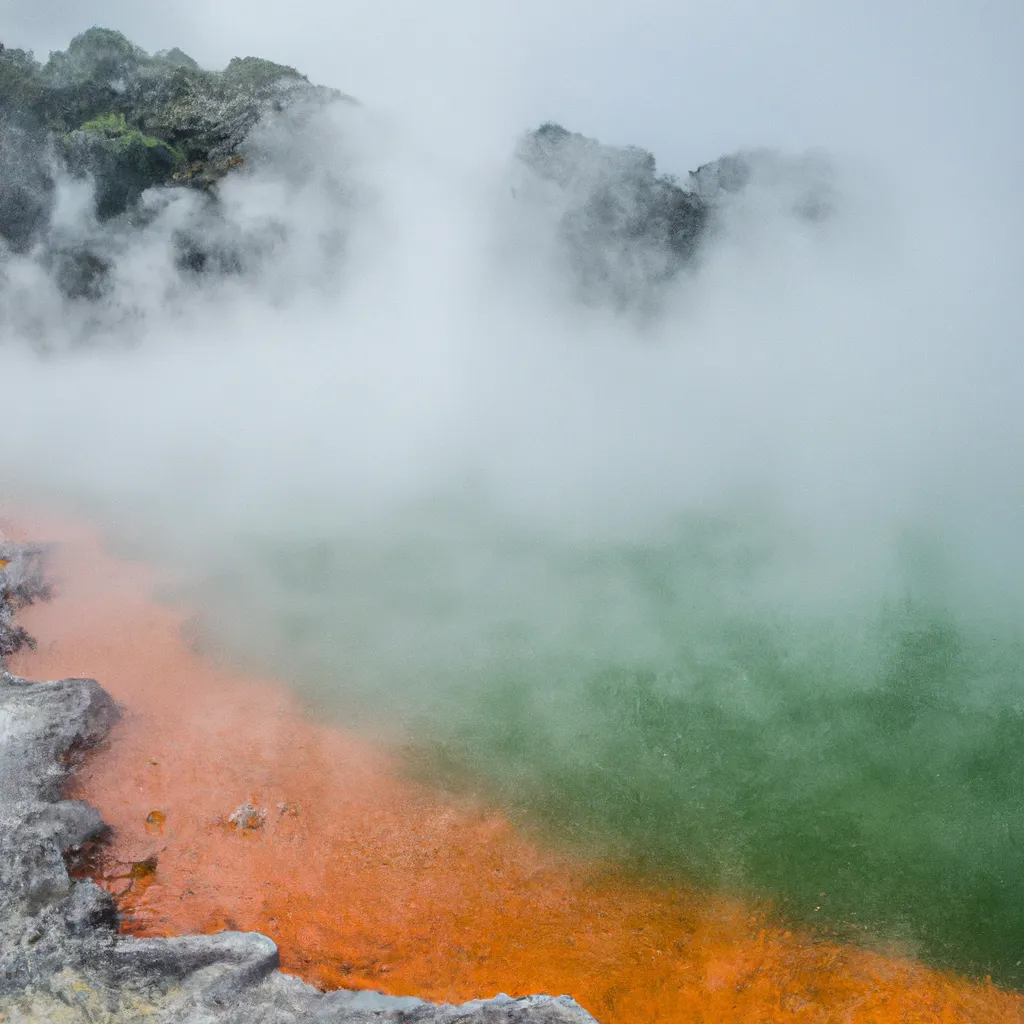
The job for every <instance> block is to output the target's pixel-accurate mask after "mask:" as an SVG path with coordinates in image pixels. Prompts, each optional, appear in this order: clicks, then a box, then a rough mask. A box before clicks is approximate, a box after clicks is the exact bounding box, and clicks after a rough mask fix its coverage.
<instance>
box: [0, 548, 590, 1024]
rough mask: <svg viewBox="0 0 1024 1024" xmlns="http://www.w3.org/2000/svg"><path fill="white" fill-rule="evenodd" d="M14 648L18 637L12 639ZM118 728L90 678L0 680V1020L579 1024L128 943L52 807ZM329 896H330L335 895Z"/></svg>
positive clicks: (2, 557) (76, 841)
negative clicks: (332, 988) (341, 988)
mask: <svg viewBox="0 0 1024 1024" xmlns="http://www.w3.org/2000/svg"><path fill="white" fill-rule="evenodd" d="M41 557H42V553H41V552H40V551H39V550H38V549H26V548H19V547H17V546H15V545H11V544H0V582H2V583H3V586H4V590H3V596H2V599H0V604H2V607H3V608H4V609H5V610H6V613H7V614H6V616H5V617H0V641H2V642H3V643H4V644H5V645H6V646H5V649H6V650H8V651H9V650H13V649H15V648H16V647H17V643H18V640H17V637H18V634H17V633H16V631H15V630H14V627H13V624H12V622H11V619H10V612H11V611H12V610H13V608H14V607H15V606H16V605H18V604H20V603H23V602H25V601H30V600H33V599H35V598H37V597H44V596H46V593H45V584H44V581H43V577H42V562H41ZM20 639H21V642H24V640H25V638H24V637H23V636H22V637H21V638H20ZM118 717H119V712H118V708H117V706H116V705H115V703H114V701H113V700H112V699H111V698H110V696H109V695H108V694H107V693H106V692H105V691H104V690H103V689H102V688H101V687H100V686H99V684H98V683H96V682H95V681H94V680H92V679H64V680H60V681H58V682H43V683H35V682H28V681H26V680H24V679H20V678H18V677H15V676H12V675H10V674H8V673H6V672H4V671H2V669H0V1020H3V1021H10V1022H11V1024H29V1022H38V1021H47V1022H51V1024H60V1022H67V1024H87V1022H88V1024H99V1022H114V1021H123V1022H129V1021H132V1022H134V1021H139V1022H141V1021H146V1022H149V1024H171V1022H175V1024H178V1022H190V1024H300V1022H302V1024H310V1022H317V1024H364V1022H365V1024H369V1022H376V1024H456V1022H458V1024H534V1022H536V1024H586V1022H591V1024H593V1018H592V1017H591V1016H590V1015H589V1014H588V1013H586V1011H584V1010H583V1009H582V1008H581V1007H580V1006H578V1005H577V1004H576V1003H575V1002H574V1001H573V1000H572V999H569V998H568V997H565V996H562V997H560V998H557V999H555V998H551V997H548V996H532V997H528V998H524V999H509V998H508V997H504V996H499V997H497V998H495V999H492V1000H487V1001H478V1002H472V1003H466V1004H465V1005H463V1006H458V1007H456V1006H437V1005H433V1004H430V1003H425V1002H423V1001H421V1000H419V999H412V998H391V997H388V996H383V995H379V994H377V993H368V992H331V993H328V994H326V995H324V994H322V993H320V992H318V991H317V990H316V989H314V988H312V987H311V986H309V985H306V984H304V983H303V982H302V981H300V980H299V979H298V978H294V977H290V976H288V975H284V974H281V973H280V972H279V971H278V970H277V966H278V952H277V947H276V946H275V945H274V943H273V942H272V941H271V940H270V939H268V938H266V937H264V936H262V935H257V934H246V933H240V932H222V933H220V934H217V935H202V936H184V937H181V938H174V939H137V938H131V937H127V936H121V935H119V934H118V931H117V923H118V918H117V908H116V906H115V904H114V902H113V900H112V898H111V897H110V896H109V895H108V894H107V893H106V892H104V891H103V890H102V889H100V888H99V887H98V886H96V885H94V884H93V883H92V882H88V881H74V880H72V879H71V878H70V877H69V875H68V870H67V866H66V864H65V860H64V857H65V856H66V855H67V854H68V853H69V852H72V853H73V852H74V851H75V850H79V849H81V847H82V846H83V844H86V843H89V842H91V841H97V840H99V839H100V838H101V837H102V835H103V833H104V831H105V826H104V825H103V822H102V821H101V819H100V815H99V813H98V812H97V811H96V810H95V809H94V808H92V807H90V806H88V805H87V804H84V803H82V802H80V801H74V800H64V799H62V788H63V784H64V782H65V780H66V777H67V774H68V773H69V772H70V771H72V770H73V767H74V764H75V761H76V759H77V757H79V756H81V754H82V753H84V752H85V751H86V750H88V749H89V748H90V747H92V746H95V745H96V744H97V743H100V742H102V741H103V740H104V738H105V737H106V735H107V733H108V731H109V729H110V727H111V726H112V725H113V724H114V723H115V722H116V721H117V719H118ZM340 895H341V894H339V896H340Z"/></svg>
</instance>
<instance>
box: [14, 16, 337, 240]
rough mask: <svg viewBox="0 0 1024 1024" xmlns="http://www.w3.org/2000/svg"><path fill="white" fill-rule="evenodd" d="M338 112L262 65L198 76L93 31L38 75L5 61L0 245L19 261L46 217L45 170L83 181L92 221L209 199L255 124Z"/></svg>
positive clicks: (287, 70) (38, 68)
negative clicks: (170, 190) (149, 206)
mask: <svg viewBox="0 0 1024 1024" xmlns="http://www.w3.org/2000/svg"><path fill="white" fill-rule="evenodd" d="M346 100H347V101H349V102H353V101H352V100H351V99H350V98H349V97H345V96H344V95H343V94H342V93H339V92H337V91H336V90H334V89H326V88H322V87H320V86H315V85H311V84H310V83H309V81H308V80H307V79H306V77H305V76H304V75H301V74H299V72H298V71H296V70H295V69H294V68H291V67H287V66H285V65H282V64H275V63H273V62H272V61H268V60H262V59H260V58H257V57H244V58H235V59H234V60H232V61H231V62H230V63H229V64H228V66H227V68H225V69H224V70H223V71H207V70H204V69H203V68H201V67H199V65H198V64H197V63H196V62H195V61H194V60H192V58H191V57H189V56H188V55H186V54H185V53H182V51H181V50H178V49H174V50H168V51H164V52H161V53H157V54H153V55H150V54H148V53H146V52H145V51H144V50H142V49H140V48H139V47H137V46H135V45H134V44H133V43H131V42H129V41H128V40H127V39H126V38H125V37H124V36H123V35H122V34H121V33H120V32H114V31H112V30H110V29H105V28H91V29H89V30H88V31H87V32H83V33H82V34H81V35H80V36H77V37H76V38H75V39H73V40H72V41H71V44H70V45H69V46H68V48H67V50H66V51H64V52H57V53H53V54H51V55H50V57H49V59H48V60H47V61H46V63H45V64H40V63H38V62H36V60H35V59H34V57H33V55H32V54H31V53H26V52H25V51H24V50H18V49H11V48H8V49H5V50H4V51H3V52H0V131H3V132H5V133H11V134H10V135H8V138H9V139H10V141H9V143H8V144H7V145H4V146H3V147H2V149H0V152H2V153H3V154H4V156H3V157H2V160H3V163H2V164H0V189H2V192H0V235H2V236H3V237H4V238H5V239H6V240H7V242H8V244H10V245H12V246H13V247H15V248H19V249H24V248H25V246H26V245H27V244H29V243H30V242H31V240H32V238H33V235H34V233H35V232H36V231H38V229H39V228H40V226H41V225H42V224H43V223H44V222H45V221H46V219H47V217H48V215H49V213H50V212H51V205H52V195H53V171H54V169H55V167H57V166H63V167H65V168H66V169H67V170H68V171H70V173H72V174H74V175H77V176H81V177H84V176H87V175H88V176H90V177H92V178H93V179H94V181H95V182H96V210H97V213H98V214H99V216H100V217H101V218H110V217H113V216H116V215H118V214H120V213H124V212H125V211H126V210H128V209H130V208H131V206H132V205H133V204H134V203H135V202H136V201H137V200H138V198H139V196H140V195H141V194H142V193H143V192H144V191H145V190H146V189H147V188H152V187H154V186H166V185H174V184H184V185H191V186H196V187H201V188H209V187H210V186H211V185H212V184H213V183H214V182H216V181H217V180H219V179H220V178H222V177H223V176H224V175H225V174H227V173H228V172H229V171H230V170H231V169H232V168H234V167H237V166H238V165H239V164H240V163H241V162H242V157H241V156H240V155H239V148H240V147H241V145H242V143H243V142H244V141H245V139H246V137H247V136H248V135H249V133H250V132H251V131H252V129H253V127H254V126H255V125H256V124H257V123H258V122H259V120H260V119H261V118H262V117H264V116H265V115H266V114H267V113H270V112H272V111H282V110H286V109H288V108H292V107H297V106H302V105H308V104H314V105H319V104H325V103H331V102H338V101H346ZM26 201H27V202H26ZM19 210H21V211H23V212H19Z"/></svg>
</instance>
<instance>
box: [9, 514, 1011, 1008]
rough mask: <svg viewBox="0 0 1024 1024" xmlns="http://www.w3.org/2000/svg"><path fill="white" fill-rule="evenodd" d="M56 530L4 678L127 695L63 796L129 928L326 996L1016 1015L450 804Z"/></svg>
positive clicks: (765, 915)
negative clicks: (189, 631) (246, 672)
mask: <svg viewBox="0 0 1024 1024" xmlns="http://www.w3.org/2000/svg"><path fill="white" fill-rule="evenodd" d="M55 529H56V528H55V527H54V526H52V525H48V526H47V528H46V531H45V539H52V538H53V537H54V531H55ZM8 532H10V531H8ZM33 532H34V535H35V536H36V537H40V536H41V527H40V526H38V525H37V527H36V529H35V530H34V531H33ZM58 532H59V533H60V534H61V535H62V536H61V539H62V540H63V542H64V543H63V545H62V546H61V548H60V549H59V551H58V553H57V556H56V558H55V563H54V566H53V568H54V573H55V582H56V583H57V593H56V597H55V599H54V601H53V602H52V603H50V604H44V605H37V606H35V607H33V608H31V609H28V610H26V611H25V612H23V613H22V621H23V623H24V625H25V626H26V627H27V628H28V629H29V631H30V632H32V633H33V634H34V635H35V636H36V637H37V638H38V641H39V644H38V649H37V651H36V652H34V653H31V652H25V653H23V654H21V655H19V656H18V658H17V659H15V662H16V663H15V664H14V665H12V669H13V670H14V671H16V672H18V673H20V674H23V675H27V676H30V677H33V678H57V677H63V676H71V675H88V676H93V677H95V678H97V679H99V680H100V682H101V683H102V684H103V686H105V687H106V688H107V690H109V691H110V693H111V694H113V696H114V697H115V698H116V699H117V700H118V701H120V702H122V705H123V709H124V719H123V721H122V722H121V723H120V724H119V725H118V726H117V727H115V729H114V731H113V733H112V735H111V737H110V741H109V743H108V744H107V745H106V746H105V747H104V748H103V749H101V750H99V751H96V752H94V753H93V754H92V755H91V756H90V757H89V759H88V760H87V762H86V764H85V765H84V767H83V768H82V769H81V770H80V772H79V774H78V776H77V779H76V781H75V784H74V788H75V792H74V795H75V796H77V797H79V798H81V799H85V800H88V801H90V802H91V803H93V804H95V805H96V806H97V807H98V808H99V809H100V811H101V812H102V814H103V816H104V818H105V820H106V821H107V822H109V823H110V825H111V826H112V827H113V840H112V844H111V846H110V848H109V849H107V850H106V851H105V852H104V853H103V855H102V857H101V858H100V860H99V862H98V866H96V867H94V871H95V872H96V873H97V874H98V877H99V879H100V880H101V881H102V882H103V884H106V885H107V886H108V888H110V890H111V891H112V892H114V893H115V894H116V895H117V897H118V900H119V903H120V906H121V909H122V912H123V915H124V925H123V927H124V928H125V930H127V931H130V932H132V933H135V934H138V935H172V934H182V933H190V932H192V933H194V932H212V931H217V930H219V929H223V928H240V929H253V930H258V931H260V932H263V933H264V934H266V935H269V936H270V937H271V938H273V939H274V941H275V942H277V944H278V945H279V947H280V950H281V962H282V967H283V969H284V970H286V971H290V972H293V973H295V974H298V975H300V976H301V977H303V978H305V979H306V980H307V981H310V982H313V983H315V984H317V985H319V986H321V987H324V988H330V987H337V986H346V987H355V988H359V987H368V988H373V989H378V990H380V991H384V992H389V993H393V994H398V995H410V994H411V995H418V996H422V997H424V998H427V999H432V1000H447V1001H461V1000H466V999H470V998H474V997H478V996H485V997H486V996H493V995H495V994H496V993H498V992H506V993H508V994H510V995H521V994H527V993H531V992H548V993H554V994H561V993H569V994H571V995H573V996H574V997H575V998H576V999H577V1000H578V1001H579V1002H580V1003H581V1004H582V1005H583V1006H584V1007H586V1008H587V1009H588V1010H589V1011H590V1012H591V1013H593V1014H594V1015H595V1016H596V1017H597V1018H598V1020H600V1021H602V1022H603V1024H627V1022H628V1024H633V1022H640V1021H643V1022H650V1024H653V1022H690V1021H706V1022H731V1021H744V1022H747V1021H749V1022H758V1024H761V1022H766V1021H801V1022H826V1021H827V1022H833V1021H834V1022H840V1021H846V1022H857V1024H871V1022H879V1024H881V1022H893V1024H895V1022H897V1021H899V1022H902V1024H908V1022H933V1021H939V1022H947V1024H953V1022H964V1021H968V1022H973V1021H977V1022H978V1024H1000V1022H1006V1024H1009V1022H1011V1021H1013V1022H1020V1021H1024V999H1022V997H1021V996H1019V995H1017V994H1014V993H1009V992H1004V991H1001V990H999V989H997V988H996V987H994V986H993V985H991V984H987V983H974V982H969V981H967V980H964V979H961V978H958V977H956V976H954V975H950V974H944V973H939V972H936V971H933V970H930V969H927V968H925V967H923V966H921V965H920V964H918V963H916V962H915V961H913V960H912V959H909V958H898V957H886V956H883V955H880V954H879V953H875V952H869V951H866V950H862V949H858V948H856V947H853V946H846V945H842V944H839V943H836V942H833V941H828V940H823V939H822V938H821V937H820V936H812V935H810V934H807V933H802V932H799V931H795V930H794V931H790V930H787V929H786V927H785V926H784V925H783V924H782V923H780V922H779V921H777V920H775V919H773V918H772V916H771V914H770V913H769V912H768V911H767V910H765V909H764V908H758V907H754V906H749V905H745V904H743V903H741V902H739V901H737V900H735V899H732V898H729V897H727V896H724V895H720V894H715V893H707V892H696V891H688V890H681V889H680V890H669V889H664V888H657V887H654V886H648V885H644V884H642V883H640V882H637V881H635V880H630V879H628V878H624V877H621V876H620V875H618V874H616V872H615V871H614V870H613V869H612V868H610V867H609V866H607V865H601V864H591V863H586V862H583V861H580V860H574V859H572V858H569V857H567V856H565V855H564V854H559V853H558V852H556V851H550V850H546V849H544V848H542V847H540V846H539V845H537V844H536V843H535V842H531V841H529V840H527V839H526V838H525V837H523V836H522V835H520V834H518V833H517V832H516V830H515V829H514V828H513V827H512V826H511V825H510V824H509V823H508V822H507V821H505V820H503V819H502V818H501V817H497V816H495V815H494V814H493V813H488V812H486V811H483V810H480V809H474V808H473V807H470V806H465V805H453V804H451V803H449V802H446V800H445V799H444V798H443V797H442V796H441V795H440V794H437V793H434V792H432V791H431V790H429V789H428V788H426V787H423V786H418V785H416V784H412V783H410V782H408V781H405V780H403V779H402V778H401V777H400V775H399V773H398V771H397V766H396V764H395V763H394V762H393V760H392V758H391V757H390V755H389V754H388V753H387V751H385V750H383V749H381V748H379V747H378V746H376V745H374V743H373V742H371V741H370V740H369V739H367V738H365V737H362V736H359V735H356V734H354V733H351V732H346V731H344V730H342V729H338V728H329V727H327V726H325V725H323V724H319V723H316V722H313V721H311V720H310V719H309V718H308V717H307V716H306V715H305V714H304V712H303V708H302V707H301V705H300V704H299V702H298V700H297V699H296V698H295V697H294V696H293V695H291V694H290V693H289V691H288V690H287V689H286V688H285V687H283V686H281V685H278V684H276V683H274V682H270V681H266V680H259V679H251V678H245V677H243V676H241V675H238V674H234V673H232V672H230V671H227V670H225V669H224V668H222V667H218V666H217V665H215V664H213V663H212V662H210V661H208V660H205V659H204V658H203V657H201V656H200V655H198V654H196V653H195V652H194V651H192V650H191V649H190V648H189V647H188V645H187V644H186V642H185V641H184V640H183V639H182V635H181V631H180V625H181V623H182V621H184V619H185V617H186V615H185V613H184V612H183V611H181V610H180V609H178V610H176V609H173V608H170V607H168V606H166V605H160V604H157V603H156V602H155V601H154V600H153V598H152V587H153V582H154V576H153V573H152V571H151V570H149V569H147V568H146V567H144V566H141V565H136V564H127V563H124V562H119V561H116V560H115V559H113V558H111V557H110V556H109V555H107V554H106V553H105V552H104V551H103V549H102V547H101V545H100V544H99V543H98V542H97V540H96V539H95V537H94V536H93V535H92V534H91V533H90V532H89V531H88V530H86V529H84V528H80V527H69V526H67V525H63V526H61V527H60V529H59V531H58ZM23 535H24V531H23Z"/></svg>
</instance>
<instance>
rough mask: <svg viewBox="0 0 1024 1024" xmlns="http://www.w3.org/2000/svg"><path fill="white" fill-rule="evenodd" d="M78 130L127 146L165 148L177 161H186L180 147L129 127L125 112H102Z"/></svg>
mask: <svg viewBox="0 0 1024 1024" xmlns="http://www.w3.org/2000/svg"><path fill="white" fill-rule="evenodd" d="M78 130H79V131H82V132H91V133H93V134H95V135H102V136H104V137H105V138H107V139H111V140H116V141H117V142H118V143H119V144H120V145H122V146H124V147H125V148H128V147H130V146H138V145H142V146H145V147H146V148H147V149H164V150H166V151H167V152H168V153H169V154H170V155H171V156H172V157H173V158H174V161H175V163H184V162H185V154H184V153H182V152H181V150H180V149H177V148H176V147H175V146H172V145H170V143H167V142H164V140H163V139H158V138H156V137H155V136H153V135H144V134H143V133H142V132H140V131H139V130H138V129H137V128H131V127H129V125H128V122H127V121H126V120H125V116H124V114H101V115H100V116H99V117H95V118H93V119H92V120H91V121H86V122H85V124H83V125H82V126H81V127H80V128H79V129H78Z"/></svg>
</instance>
